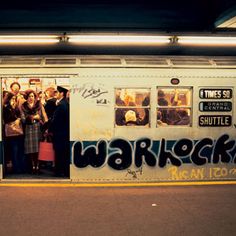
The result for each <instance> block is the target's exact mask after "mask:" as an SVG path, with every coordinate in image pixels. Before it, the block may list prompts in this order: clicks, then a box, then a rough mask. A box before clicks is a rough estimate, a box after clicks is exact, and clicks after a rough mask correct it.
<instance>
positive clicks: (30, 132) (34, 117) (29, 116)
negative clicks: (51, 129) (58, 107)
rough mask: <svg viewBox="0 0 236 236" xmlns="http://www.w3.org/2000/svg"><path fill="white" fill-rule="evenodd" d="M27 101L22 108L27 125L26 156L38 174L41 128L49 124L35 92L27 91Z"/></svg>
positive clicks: (33, 170)
mask: <svg viewBox="0 0 236 236" xmlns="http://www.w3.org/2000/svg"><path fill="white" fill-rule="evenodd" d="M25 99H26V101H25V102H24V103H23V104H22V106H21V111H22V120H23V122H24V124H25V154H26V155H27V157H28V160H29V161H30V163H31V165H30V169H31V171H32V173H33V174H36V173H38V172H39V161H38V153H39V142H40V139H41V130H40V126H41V125H43V124H44V123H45V122H47V121H48V118H47V115H46V112H45V110H44V107H43V106H42V104H41V103H40V101H39V100H38V99H37V94H36V92H35V91H34V90H31V89H29V90H27V91H25ZM31 166H32V168H31Z"/></svg>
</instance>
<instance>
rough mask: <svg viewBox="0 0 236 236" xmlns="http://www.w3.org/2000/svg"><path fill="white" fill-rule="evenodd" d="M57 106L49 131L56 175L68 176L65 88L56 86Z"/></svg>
mask: <svg viewBox="0 0 236 236" xmlns="http://www.w3.org/2000/svg"><path fill="white" fill-rule="evenodd" d="M57 91H58V94H57V107H56V110H55V112H54V115H53V118H52V121H51V126H50V132H52V134H53V148H54V150H55V171H56V172H55V174H56V176H64V177H69V166H70V142H69V123H70V120H69V104H68V101H67V99H66V94H67V92H68V90H67V89H65V88H63V87H61V86H57Z"/></svg>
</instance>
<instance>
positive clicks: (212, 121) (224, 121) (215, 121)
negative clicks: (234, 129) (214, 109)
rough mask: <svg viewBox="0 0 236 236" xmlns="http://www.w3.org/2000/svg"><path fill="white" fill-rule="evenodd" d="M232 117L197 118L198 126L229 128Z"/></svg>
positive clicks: (208, 116)
mask: <svg viewBox="0 0 236 236" xmlns="http://www.w3.org/2000/svg"><path fill="white" fill-rule="evenodd" d="M231 123H232V117H231V116H224V115H222V116H220V115H219V116H211V115H203V116H199V126H201V127H223V126H231Z"/></svg>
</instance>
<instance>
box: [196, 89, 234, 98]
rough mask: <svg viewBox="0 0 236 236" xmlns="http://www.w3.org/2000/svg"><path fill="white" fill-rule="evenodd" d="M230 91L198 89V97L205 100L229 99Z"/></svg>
mask: <svg viewBox="0 0 236 236" xmlns="http://www.w3.org/2000/svg"><path fill="white" fill-rule="evenodd" d="M232 95H233V92H232V89H220V88H219V89H200V90H199V97H200V98H205V99H231V98H232Z"/></svg>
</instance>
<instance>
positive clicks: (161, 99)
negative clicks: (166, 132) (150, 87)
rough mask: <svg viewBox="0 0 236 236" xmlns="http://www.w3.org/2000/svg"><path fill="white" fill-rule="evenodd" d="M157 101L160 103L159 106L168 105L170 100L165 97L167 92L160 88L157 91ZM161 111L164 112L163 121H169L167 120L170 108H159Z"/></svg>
mask: <svg viewBox="0 0 236 236" xmlns="http://www.w3.org/2000/svg"><path fill="white" fill-rule="evenodd" d="M157 103H158V106H160V107H162V106H168V101H167V100H166V98H165V93H164V92H163V90H158V93H157ZM159 111H160V112H161V114H162V121H163V122H164V123H167V120H168V109H167V108H159Z"/></svg>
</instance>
